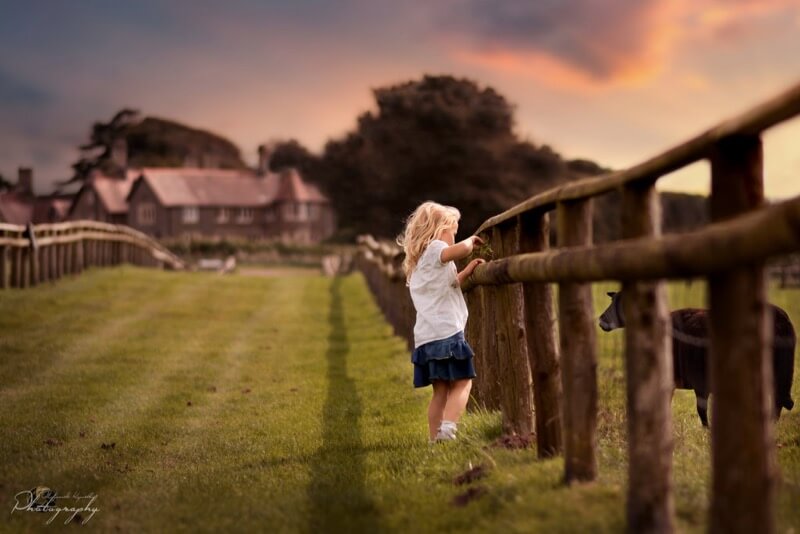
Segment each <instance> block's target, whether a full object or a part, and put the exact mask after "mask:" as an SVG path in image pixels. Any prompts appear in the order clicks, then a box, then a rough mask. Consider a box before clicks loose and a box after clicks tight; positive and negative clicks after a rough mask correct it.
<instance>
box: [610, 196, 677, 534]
mask: <svg viewBox="0 0 800 534" xmlns="http://www.w3.org/2000/svg"><path fill="white" fill-rule="evenodd" d="M660 234H661V210H660V203H659V196H658V193H657V192H656V188H655V183H648V184H644V185H636V184H629V185H627V186H625V187H624V188H623V194H622V237H623V238H625V239H628V238H635V237H643V236H652V237H656V236H659V235H660ZM666 290H667V288H666V285H665V283H664V282H663V281H661V280H659V281H655V282H642V281H624V282H623V284H622V293H623V295H624V298H623V301H622V305H623V314H624V316H625V375H626V377H625V378H626V391H627V423H628V495H627V500H626V506H627V530H628V532H632V533H633V532H637V533H638V532H672V531H673V530H674V528H675V526H674V515H675V504H674V499H673V495H672V413H671V409H670V402H671V399H672V388H673V376H672V343H671V337H670V335H671V334H670V333H671V327H672V320H671V318H670V314H669V310H668V309H667V293H666Z"/></svg>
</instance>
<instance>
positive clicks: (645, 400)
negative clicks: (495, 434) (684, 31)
mask: <svg viewBox="0 0 800 534" xmlns="http://www.w3.org/2000/svg"><path fill="white" fill-rule="evenodd" d="M798 114H800V85H797V86H795V87H793V88H792V89H790V90H789V91H787V92H785V93H783V94H781V95H779V96H778V97H776V98H774V99H772V100H769V101H768V102H766V103H764V104H762V105H760V106H758V107H756V108H754V109H752V110H750V111H748V112H747V113H744V114H742V115H740V116H738V117H736V118H733V119H731V120H728V121H726V122H723V123H722V124H720V125H718V126H716V127H714V128H712V129H709V130H707V131H706V132H704V133H703V134H701V135H699V136H697V137H695V138H693V139H691V140H689V141H687V142H685V143H682V144H680V145H678V146H677V147H675V148H673V149H671V150H668V151H667V152H665V153H663V154H661V155H659V156H656V157H654V158H652V159H649V160H647V161H645V162H644V163H641V164H640V165H637V166H635V167H632V168H630V169H627V170H624V171H619V172H612V173H609V174H606V175H603V176H599V177H595V178H587V179H583V180H579V181H575V182H570V183H566V184H564V185H561V186H559V187H556V188H553V189H550V190H548V191H545V192H543V193H541V194H538V195H535V196H533V197H531V198H529V199H528V200H526V201H524V202H522V203H520V204H518V205H516V206H514V207H513V208H511V209H509V210H507V211H505V212H503V213H500V214H499V215H496V216H494V217H492V218H490V219H488V220H487V221H486V222H484V223H483V224H482V225H481V226H480V228H478V230H477V231H476V232H475V234H476V235H479V234H481V235H483V236H484V237H485V238H486V239H487V242H489V243H490V245H491V248H492V251H493V260H492V261H489V262H487V263H486V264H483V265H480V266H478V267H477V268H476V270H475V272H474V273H473V275H472V276H471V277H470V279H469V280H468V281H467V283H466V284H465V286H464V291H465V296H466V299H467V305H468V307H469V314H470V319H469V321H468V324H467V332H466V337H467V339H468V341H469V342H470V344H471V345H472V346H473V347H475V349H476V351H475V352H476V359H477V360H478V361H477V362H476V364H477V366H478V368H479V369H480V371H479V376H478V379H476V383H475V387H474V388H473V390H474V391H475V396H476V398H477V399H478V400H479V401H480V402H481V403H483V404H485V405H487V406H489V407H496V408H499V409H501V411H502V414H503V426H504V430H505V431H506V432H515V433H519V434H527V433H530V432H532V431H534V430H535V433H536V440H537V446H538V452H539V455H540V456H542V457H547V456H552V455H556V454H563V455H564V464H565V480H566V481H567V482H568V483H570V482H573V481H590V480H594V479H595V478H596V476H597V438H596V428H597V414H598V409H597V399H598V387H597V355H596V351H597V340H596V324H597V318H596V317H595V314H594V309H593V303H592V292H591V282H595V281H601V280H619V281H621V282H622V288H623V291H624V292H625V295H626V296H625V298H624V299H623V307H624V314H625V316H626V318H627V325H626V329H625V354H626V357H625V360H626V362H625V365H626V373H625V375H626V389H627V425H628V429H627V430H628V461H629V467H628V469H629V472H628V492H627V526H628V529H629V530H630V531H631V532H670V531H672V530H674V514H675V511H674V500H673V495H672V449H673V435H672V418H671V407H670V401H671V394H672V388H673V377H672V354H671V337H670V335H671V334H670V332H671V324H670V317H669V311H668V307H667V294H666V286H665V282H664V279H674V278H685V277H691V276H698V275H700V276H704V277H707V280H708V285H709V302H710V308H711V311H710V317H709V322H710V325H709V326H710V358H709V360H710V361H709V370H710V377H711V380H710V382H711V384H712V395H713V396H714V402H713V404H712V409H713V413H712V430H711V434H712V435H711V437H712V479H713V482H712V492H711V495H712V498H711V510H710V529H711V531H712V532H765V533H769V532H774V530H775V520H774V514H773V503H774V501H775V485H776V480H777V478H776V477H777V468H776V465H775V454H776V453H775V447H776V446H775V440H774V429H773V423H772V420H771V413H772V411H771V406H770V404H769V403H768V399H769V398H770V397H771V395H772V393H771V391H770V388H769V384H770V378H771V376H772V370H771V367H772V358H771V339H772V330H771V329H770V328H769V324H770V323H771V316H770V315H769V314H768V313H767V311H768V308H767V287H766V285H767V284H766V281H767V276H766V260H767V258H771V257H774V256H779V255H783V254H790V253H795V252H798V251H800V197H797V198H793V199H791V200H788V201H785V202H781V203H779V204H773V205H769V206H765V201H764V197H763V178H762V173H763V171H762V169H763V162H762V144H761V133H762V132H763V131H764V130H766V129H768V128H770V127H772V126H774V125H776V124H778V123H780V122H782V121H785V120H788V119H790V118H792V117H795V116H796V115H798ZM703 159H708V160H709V161H710V164H711V198H710V215H711V224H709V225H707V226H706V227H704V228H702V229H699V230H696V231H693V232H689V233H683V234H680V235H664V236H662V235H661V228H660V225H661V219H660V216H659V202H658V194H657V192H656V189H655V184H656V182H657V180H658V179H659V178H660V177H662V176H664V175H666V174H668V173H670V172H673V171H675V170H677V169H680V168H682V167H684V166H686V165H689V164H692V163H694V162H696V161H699V160H703ZM612 190H620V191H621V193H622V201H621V202H622V232H623V235H622V238H623V239H622V240H620V241H616V242H612V243H608V244H604V245H597V246H593V245H592V217H591V214H592V198H593V197H596V196H599V195H601V194H603V193H607V192H609V191H612ZM552 210H555V211H556V220H557V223H556V224H557V239H558V243H557V245H558V247H557V248H556V249H555V250H549V248H550V244H549V224H550V223H549V214H548V212H549V211H552ZM359 243H360V249H361V254H360V257H359V259H358V265H359V267H360V269H361V270H362V271H363V272H364V275H365V277H366V279H367V280H368V282H369V285H370V287H371V288H372V291H373V292H374V293H375V295H376V297H377V301H378V303H379V305H380V307H381V308H382V309H383V311H384V313H385V314H386V316H387V318H388V320H389V321H390V322H391V323H392V324H393V325H394V327H395V328H396V330H397V332H398V333H399V334H400V335H403V336H404V337H405V338H406V339H407V340H409V343H412V341H413V322H414V312H413V307H412V306H411V303H410V300H409V296H408V288H406V287H404V280H403V276H402V272H401V271H400V264H401V262H402V251H400V250H399V249H398V248H397V247H396V246H394V245H392V244H387V243H378V242H376V241H375V240H374V239H372V238H371V237H369V236H362V237H361V238H360V239H359ZM462 263H463V262H462ZM553 282H555V283H558V284H559V287H558V289H559V291H558V313H557V315H558V317H556V313H555V311H554V310H555V307H554V305H553V292H552V285H551V283H553ZM534 408H535V409H534ZM534 414H535V415H534Z"/></svg>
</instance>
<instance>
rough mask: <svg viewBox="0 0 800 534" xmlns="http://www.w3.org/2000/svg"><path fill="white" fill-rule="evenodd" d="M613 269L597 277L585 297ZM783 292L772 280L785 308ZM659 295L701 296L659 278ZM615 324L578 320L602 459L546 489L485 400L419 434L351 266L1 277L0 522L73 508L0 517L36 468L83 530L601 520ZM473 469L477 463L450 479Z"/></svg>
mask: <svg viewBox="0 0 800 534" xmlns="http://www.w3.org/2000/svg"><path fill="white" fill-rule="evenodd" d="M612 287H613V285H612V284H598V285H596V287H595V289H596V293H595V294H596V299H595V305H596V307H597V310H598V313H599V311H601V310H602V309H603V308H604V307H605V305H606V302H607V300H608V299H607V297H605V295H604V291H605V290H607V289H609V288H612ZM798 297H800V292H799V291H796V290H795V291H781V292H775V294H774V300H775V302H777V303H779V304H781V305H783V306H784V307H786V308H787V309H788V310H789V312H790V314H791V315H792V317H793V319H794V321H795V324H797V325H800V299H798ZM671 299H672V302H671V304H672V306H673V307H677V306H682V305H686V304H689V303H693V304H702V299H703V297H702V291H701V290H700V289H699V286H692V287H689V288H687V287H685V286H683V285H682V284H675V285H673V286H671ZM621 335H622V334H621V332H613V333H610V334H604V333H602V332H600V331H599V330H598V340H599V341H600V348H601V357H600V370H599V380H600V393H601V396H600V418H599V426H598V430H599V444H600V454H599V467H600V477H599V479H598V481H596V482H594V483H592V484H588V485H583V486H579V487H573V488H566V487H564V486H562V485H561V477H562V470H563V462H562V460H561V459H553V460H548V461H539V460H537V459H536V454H535V451H534V450H531V449H527V450H506V449H500V448H493V447H488V445H489V444H490V443H491V442H492V441H493V440H494V439H495V438H496V437H497V436H498V435H499V432H500V416H499V414H498V413H486V412H478V411H471V412H470V413H469V414H467V415H466V416H465V418H464V419H463V420H462V425H461V428H460V432H459V434H460V435H461V438H462V439H461V440H460V441H459V442H454V443H444V444H437V445H436V446H434V447H431V446H429V445H428V444H427V422H426V414H425V410H426V408H427V403H428V400H429V397H430V393H431V392H430V388H425V389H418V390H415V389H414V388H413V387H412V385H411V378H412V369H411V363H410V361H409V355H408V352H407V350H406V348H405V344H404V342H403V341H402V340H400V339H399V338H397V337H394V336H393V335H392V332H391V328H390V327H389V326H388V325H386V323H385V322H384V321H383V320H382V317H381V315H380V312H379V310H378V308H377V306H376V305H375V303H374V301H373V299H372V296H371V295H370V293H369V291H368V289H367V287H366V284H365V282H364V279H363V278H362V276H361V275H360V274H353V275H350V276H347V277H342V278H337V279H330V278H323V277H321V276H308V275H307V273H306V274H305V275H303V276H294V275H293V274H292V272H291V271H286V272H281V273H279V275H276V276H217V275H215V274H208V273H170V272H160V271H155V270H148V269H141V268H135V267H130V266H124V267H117V268H110V269H91V270H89V271H88V272H86V273H84V274H83V275H81V276H80V277H77V278H72V279H65V280H61V281H59V282H57V283H55V284H49V285H44V286H40V287H36V288H33V289H29V290H24V291H19V290H12V291H7V292H3V293H0V406H2V407H3V410H2V411H0V428H2V436H3V439H2V440H0V503H2V505H3V506H4V507H5V510H0V512H2V514H0V516H1V517H2V519H0V531H4V532H26V531H32V532H37V531H46V530H47V529H53V528H59V527H61V528H63V525H62V523H63V522H64V521H65V520H66V519H67V517H69V516H70V515H71V513H68V512H62V513H61V514H60V515H58V516H57V517H56V518H55V519H54V520H53V521H52V523H51V524H49V525H48V524H46V521H47V520H48V519H49V518H50V517H51V516H52V515H53V514H52V513H50V514H47V513H33V512H22V511H16V512H14V513H13V514H11V513H10V512H11V509H12V508H13V507H14V503H15V495H16V494H17V493H18V492H20V491H24V490H27V489H30V488H32V487H34V486H38V485H43V486H47V487H50V488H53V489H55V490H56V491H57V492H58V493H59V495H70V494H76V495H84V496H85V495H87V494H91V493H93V494H96V495H97V498H96V500H95V501H94V502H93V504H92V505H93V506H95V507H97V508H99V510H98V511H97V512H96V514H95V515H94V516H93V517H91V519H89V521H88V523H87V524H86V525H85V526H86V527H87V528H92V529H98V530H100V531H116V530H120V531H135V532H160V531H184V532H211V531H255V532H259V531H265V532H298V531H320V530H321V531H330V532H346V531H369V532H375V531H409V530H415V531H422V532H434V531H442V530H459V531H470V532H472V531H476V532H481V531H490V530H491V531H495V530H504V531H510V532H531V531H535V530H540V529H541V531H543V532H589V531H592V532H602V531H610V532H619V531H621V530H623V528H624V523H623V521H624V513H623V511H624V501H623V499H624V493H625V491H624V488H625V421H624V418H625V415H624V408H623V407H624V381H623V380H624V377H623V373H622V369H623V365H622V356H621V347H622V342H621V340H622V337H621ZM798 363H800V362H798ZM478 372H480V370H479V371H478ZM798 375H800V373H798ZM799 385H800V378H797V379H796V380H795V386H794V393H793V396H794V398H795V400H796V401H800V387H798V386H799ZM712 399H713V397H712ZM712 402H713V400H712ZM673 408H674V429H675V438H676V446H675V461H674V480H675V498H676V506H677V518H678V526H679V528H680V529H681V530H684V531H702V530H703V529H704V527H705V521H706V511H707V506H708V490H707V488H708V480H709V469H710V467H709V453H708V449H709V438H710V436H709V434H708V432H706V431H704V430H703V429H702V428H701V427H700V424H699V420H698V419H697V415H696V412H695V410H694V398H693V395H692V394H691V393H690V392H687V391H679V392H677V393H676V395H675V400H674V403H673ZM777 436H778V442H779V446H780V448H779V449H778V451H779V463H780V466H781V474H782V480H781V483H780V486H779V502H778V510H777V513H778V520H779V531H780V532H791V531H792V529H794V531H795V532H797V531H798V529H800V506H798V503H800V410H798V409H797V408H795V410H794V412H793V413H788V414H787V413H785V412H784V416H783V417H782V418H781V421H780V422H779V424H778V431H777ZM477 465H483V466H484V467H485V468H486V470H487V473H488V475H487V476H486V477H485V478H482V479H479V480H476V481H474V482H472V483H471V484H468V485H463V486H458V485H455V484H454V483H453V478H454V477H455V476H457V475H458V474H460V473H463V472H464V471H466V470H467V469H469V468H470V466H477ZM472 488H479V489H477V490H475V489H472ZM470 489H472V491H473V492H476V494H477V496H476V497H475V498H474V499H472V500H471V501H469V502H468V503H467V504H466V505H465V506H455V505H454V504H452V501H453V499H454V497H456V496H457V495H459V494H463V493H464V492H466V491H468V490H470ZM83 502H84V503H85V501H83ZM78 503H80V501H77V500H72V501H69V502H64V503H61V502H59V503H58V504H59V505H61V506H76V505H77V504H78ZM88 515H89V514H88V513H83V514H82V516H83V517H84V519H85V518H86V517H87V516H88ZM71 526H73V527H76V528H77V525H71Z"/></svg>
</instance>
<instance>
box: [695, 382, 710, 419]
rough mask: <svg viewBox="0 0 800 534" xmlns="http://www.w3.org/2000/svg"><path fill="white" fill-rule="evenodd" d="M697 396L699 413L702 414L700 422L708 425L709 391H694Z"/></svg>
mask: <svg viewBox="0 0 800 534" xmlns="http://www.w3.org/2000/svg"><path fill="white" fill-rule="evenodd" d="M694 395H695V397H696V398H697V415H699V416H700V422H701V423H703V426H705V427H707V426H708V393H705V392H701V391H697V390H695V391H694Z"/></svg>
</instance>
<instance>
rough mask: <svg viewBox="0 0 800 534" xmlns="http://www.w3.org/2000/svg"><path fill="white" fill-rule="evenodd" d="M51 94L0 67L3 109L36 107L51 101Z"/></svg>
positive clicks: (0, 89)
mask: <svg viewBox="0 0 800 534" xmlns="http://www.w3.org/2000/svg"><path fill="white" fill-rule="evenodd" d="M52 100H53V95H52V94H51V93H50V92H49V91H47V90H45V89H43V88H41V87H39V86H37V85H35V84H33V83H31V82H28V81H27V80H24V79H21V78H19V77H17V76H12V75H11V74H9V73H8V72H5V71H4V70H2V69H0V102H2V103H3V109H11V108H17V109H18V108H19V107H26V108H30V107H37V106H43V105H46V104H49V103H51V102H52Z"/></svg>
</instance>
